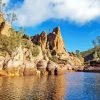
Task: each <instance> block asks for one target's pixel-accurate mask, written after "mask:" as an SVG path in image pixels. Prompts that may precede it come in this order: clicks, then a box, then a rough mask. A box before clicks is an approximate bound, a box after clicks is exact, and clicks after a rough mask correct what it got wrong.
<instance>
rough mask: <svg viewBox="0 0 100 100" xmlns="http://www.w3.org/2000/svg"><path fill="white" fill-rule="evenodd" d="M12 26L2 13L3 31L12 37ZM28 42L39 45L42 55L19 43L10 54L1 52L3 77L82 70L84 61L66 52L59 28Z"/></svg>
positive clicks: (0, 20)
mask: <svg viewBox="0 0 100 100" xmlns="http://www.w3.org/2000/svg"><path fill="white" fill-rule="evenodd" d="M10 28H11V26H10V25H9V24H7V23H6V22H4V19H3V16H2V15H0V32H1V34H2V35H6V36H7V37H8V36H10V34H9V32H8V31H9V29H10ZM15 33H16V32H15ZM27 41H29V42H31V44H32V43H33V45H37V47H38V50H39V54H38V55H37V56H33V54H32V51H31V49H29V48H26V47H24V48H23V47H22V45H20V47H17V48H16V50H15V51H13V52H12V54H11V55H9V54H6V55H5V56H2V55H0V76H29V75H33V76H34V75H37V74H40V75H47V74H48V75H60V74H62V73H63V72H65V71H66V70H77V69H81V65H82V64H83V63H82V62H81V60H80V59H79V58H78V57H76V56H74V55H71V54H70V53H68V52H67V51H66V49H65V46H64V41H63V38H62V36H61V32H60V28H59V27H56V28H55V29H53V32H51V33H49V34H48V35H47V34H46V32H44V31H43V32H42V33H41V34H37V35H35V36H32V37H31V41H30V40H27ZM33 45H31V46H33ZM33 48H34V47H33ZM36 50H37V49H36ZM82 68H83V67H82Z"/></svg>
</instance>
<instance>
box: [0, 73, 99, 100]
mask: <svg viewBox="0 0 100 100" xmlns="http://www.w3.org/2000/svg"><path fill="white" fill-rule="evenodd" d="M0 100H100V73H82V72H81V73H76V72H75V73H74V72H73V73H67V74H65V75H62V76H55V77H53V76H50V77H42V78H40V79H38V78H37V77H9V78H7V77H0Z"/></svg>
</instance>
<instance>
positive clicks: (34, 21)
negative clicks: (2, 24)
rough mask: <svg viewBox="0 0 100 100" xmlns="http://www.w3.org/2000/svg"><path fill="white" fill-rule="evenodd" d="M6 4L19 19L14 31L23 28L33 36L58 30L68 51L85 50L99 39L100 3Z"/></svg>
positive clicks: (23, 0) (31, 0)
mask: <svg viewBox="0 0 100 100" xmlns="http://www.w3.org/2000/svg"><path fill="white" fill-rule="evenodd" d="M5 1H7V4H8V5H7V8H8V9H10V10H13V9H14V11H16V13H17V15H18V21H17V22H16V23H15V24H14V26H15V28H18V27H21V26H22V27H24V28H25V30H26V33H27V34H29V35H31V36H32V35H35V34H37V33H41V32H42V31H46V32H47V33H49V32H50V31H52V30H53V28H54V27H57V26H60V28H61V33H62V37H63V39H64V42H65V47H66V49H67V50H68V51H75V50H81V51H84V50H87V49H89V48H91V47H93V46H92V40H93V39H95V38H96V37H97V36H100V0H74V1H73V0H48V2H47V0H44V2H42V0H37V2H35V1H36V0H5ZM15 8H16V9H15ZM67 10H68V11H67Z"/></svg>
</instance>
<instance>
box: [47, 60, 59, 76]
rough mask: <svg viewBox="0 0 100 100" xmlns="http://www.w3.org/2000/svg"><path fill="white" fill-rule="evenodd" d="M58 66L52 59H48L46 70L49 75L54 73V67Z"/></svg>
mask: <svg viewBox="0 0 100 100" xmlns="http://www.w3.org/2000/svg"><path fill="white" fill-rule="evenodd" d="M57 67H58V65H57V64H56V63H54V62H52V61H48V64H47V68H46V70H47V71H48V74H49V75H54V74H55V69H56V68H57Z"/></svg>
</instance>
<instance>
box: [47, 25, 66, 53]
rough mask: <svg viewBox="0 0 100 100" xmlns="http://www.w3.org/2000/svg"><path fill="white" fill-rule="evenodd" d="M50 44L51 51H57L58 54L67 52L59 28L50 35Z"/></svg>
mask: <svg viewBox="0 0 100 100" xmlns="http://www.w3.org/2000/svg"><path fill="white" fill-rule="evenodd" d="M48 42H49V48H50V50H55V51H56V52H57V53H64V52H65V49H64V42H63V39H62V36H61V32H60V28H59V27H57V28H55V29H54V30H53V32H52V33H50V34H48Z"/></svg>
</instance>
